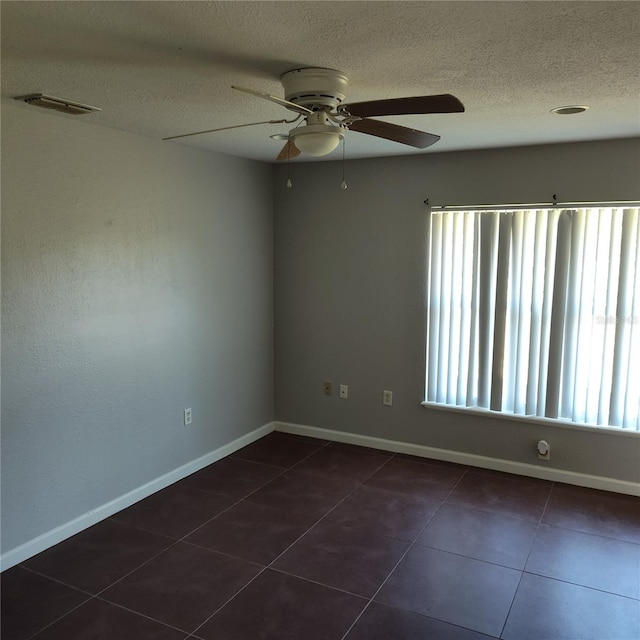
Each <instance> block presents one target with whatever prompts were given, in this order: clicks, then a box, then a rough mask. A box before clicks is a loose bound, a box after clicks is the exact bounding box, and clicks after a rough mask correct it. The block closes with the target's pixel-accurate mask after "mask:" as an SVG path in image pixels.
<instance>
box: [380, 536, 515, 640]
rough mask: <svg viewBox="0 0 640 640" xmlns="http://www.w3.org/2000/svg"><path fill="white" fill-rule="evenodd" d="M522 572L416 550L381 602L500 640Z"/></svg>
mask: <svg viewBox="0 0 640 640" xmlns="http://www.w3.org/2000/svg"><path fill="white" fill-rule="evenodd" d="M520 576H521V573H520V571H515V570H514V569H507V568H506V567H499V566H497V565H494V564H488V563H486V562H480V561H479V560H473V559H471V558H463V557H461V556H457V555H453V554H449V553H445V552H444V551H438V550H436V549H428V548H426V547H420V546H414V547H412V548H411V550H410V551H409V553H408V554H407V555H406V556H405V558H404V559H403V560H402V562H401V563H400V565H399V566H398V568H397V569H396V570H395V571H394V572H393V573H392V574H391V577H390V578H389V579H388V580H387V582H386V583H385V585H384V586H383V587H382V589H381V590H380V592H379V593H378V595H377V596H376V597H375V600H376V601H378V602H381V603H382V604H387V605H390V606H393V607H397V608H400V609H409V610H410V611H415V612H416V613H422V614H424V615H427V616H429V617H432V618H436V619H438V620H442V621H444V622H449V623H451V624H455V625H458V626H460V627H465V628H467V629H471V630H473V631H479V632H480V633H484V634H487V635H490V636H496V637H498V636H499V635H500V632H501V630H502V626H503V625H504V622H505V620H506V618H507V614H508V613H509V607H510V606H511V602H512V600H513V596H514V594H515V592H516V588H517V586H518V582H519V580H520Z"/></svg>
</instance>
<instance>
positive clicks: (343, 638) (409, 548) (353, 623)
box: [341, 454, 469, 640]
mask: <svg viewBox="0 0 640 640" xmlns="http://www.w3.org/2000/svg"><path fill="white" fill-rule="evenodd" d="M393 457H394V458H395V457H397V454H395V455H394V456H393ZM400 460H403V458H400ZM468 471H469V467H468V466H467V467H466V468H465V470H464V471H463V472H462V474H461V475H460V477H459V478H458V480H456V482H455V484H454V485H453V487H451V489H450V490H449V492H448V493H447V495H446V496H445V498H444V499H443V500H442V501H440V505H439V506H438V508H437V509H436V510H435V511H434V512H433V513H432V514H431V517H430V518H428V520H427V521H426V522H425V524H424V526H423V527H422V529H420V532H419V533H418V535H417V536H416V537H415V539H414V540H413V542H410V543H409V546H408V547H407V550H406V551H405V552H404V553H403V554H402V556H401V557H400V559H399V560H398V562H396V564H395V565H394V567H393V568H392V569H391V571H389V573H388V574H387V577H386V578H385V579H384V580H383V581H382V584H381V585H380V586H379V587H378V588H377V590H376V592H375V593H374V594H373V595H372V596H371V598H369V601H368V602H367V604H366V605H365V606H364V608H363V609H362V611H361V612H360V614H359V615H358V616H357V617H356V619H355V620H354V621H353V622H352V623H351V626H350V627H349V628H348V629H347V630H346V631H345V633H344V635H343V636H342V638H341V640H346V638H347V636H348V635H349V633H351V630H352V629H353V628H354V627H355V626H356V624H357V623H358V620H360V618H362V616H363V615H364V613H365V612H366V610H367V609H368V608H369V607H370V606H371V603H372V602H373V601H374V599H375V597H376V596H377V595H378V594H379V593H380V591H381V590H382V588H383V587H384V585H385V584H387V582H388V581H389V578H391V576H392V575H393V573H394V572H395V570H396V569H397V568H398V566H400V563H401V562H402V561H403V560H404V559H405V557H406V556H407V554H408V553H409V551H411V549H413V547H414V546H415V544H416V540H417V539H418V538H419V537H420V536H421V535H422V533H423V532H424V530H425V529H426V528H427V527H428V526H429V523H430V522H431V521H432V520H433V519H434V518H435V517H436V514H437V513H438V512H439V511H440V509H441V508H442V505H443V504H444V503H445V500H446V499H447V498H448V497H449V496H450V495H451V492H452V491H454V489H455V488H456V487H457V486H458V484H459V483H460V482H461V481H462V478H464V476H465V475H466V474H467V472H468Z"/></svg>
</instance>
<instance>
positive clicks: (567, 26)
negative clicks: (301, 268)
mask: <svg viewBox="0 0 640 640" xmlns="http://www.w3.org/2000/svg"><path fill="white" fill-rule="evenodd" d="M0 7H1V13H0V19H1V23H2V41H1V42H2V101H3V103H4V104H7V103H8V102H10V103H12V104H18V103H15V102H14V101H13V100H12V98H14V97H16V96H19V95H24V94H28V93H46V94H50V95H54V96H59V97H63V98H66V99H69V100H75V101H77V102H81V103H87V104H91V105H96V106H99V107H101V108H102V109H103V111H102V112H100V113H94V114H91V115H84V116H64V115H60V116H59V117H67V118H73V117H76V118H78V119H81V120H82V122H92V123H96V124H99V125H103V126H107V127H113V128H115V129H123V130H126V131H132V132H136V133H139V134H142V135H145V136H149V137H152V138H156V139H160V138H162V137H166V136H170V135H175V134H180V133H186V132H189V131H199V130H203V129H211V128H215V127H225V126H231V125H236V124H243V123H248V122H255V121H258V120H269V119H280V118H285V117H290V116H291V112H290V111H287V110H285V109H283V108H282V107H279V106H278V105H276V104H273V103H270V102H267V101H265V100H261V99H260V98H256V97H254V96H251V95H248V94H244V93H240V92H237V91H234V90H232V89H231V84H237V85H241V86H247V87H251V88H254V89H257V90H259V91H263V92H266V93H271V94H275V95H279V96H281V95H282V87H281V85H280V82H279V77H280V76H281V75H282V74H283V73H284V72H286V71H289V70H291V69H295V68H300V67H308V66H316V67H329V68H334V69H339V70H341V71H344V72H345V73H346V74H347V75H348V77H349V89H348V91H347V99H346V102H347V103H349V102H357V101H362V100H372V99H379V98H391V97H403V96H412V95H426V94H437V93H452V94H454V95H455V96H457V97H458V98H459V99H460V100H461V101H462V102H463V103H464V105H465V107H466V112H465V113H462V114H437V115H423V116H395V117H390V118H386V119H387V120H389V121H390V122H395V123H397V124H402V125H406V126H410V127H413V128H416V129H421V130H424V131H428V132H431V133H437V134H439V135H441V136H442V139H441V140H440V142H438V143H437V144H436V145H435V146H434V147H431V148H430V149H427V150H424V151H417V150H416V149H413V148H411V147H405V146H403V145H400V144H397V143H393V142H388V141H383V140H380V139H377V138H373V137H371V136H366V135H364V134H361V133H357V132H350V133H349V134H348V136H347V142H346V149H347V156H348V157H351V158H354V157H371V156H388V155H394V154H401V153H433V152H437V151H447V150H454V149H474V148H491V147H501V146H513V145H527V144H540V143H549V142H560V141H573V140H595V139H603V138H619V137H630V136H638V135H640V71H639V63H640V37H639V35H638V34H640V2H618V1H605V2H597V1H594V2H584V1H583V2H564V1H556V2H529V1H525V0H522V1H513V2H491V1H487V2H483V1H474V2H465V1H453V2H419V1H414V2H368V1H356V2H333V1H328V0H327V1H315V2H306V1H297V2H269V1H265V2H239V1H229V2H207V1H202V2H128V1H127V2H82V1H81V2H75V1H74V2H48V1H47V2H25V1H20V2H12V1H3V2H2V3H1V5H0ZM571 104H581V105H588V106H589V107H590V109H589V111H587V112H585V113H582V114H579V115H575V116H557V115H552V114H550V112H549V111H550V109H552V108H553V107H558V106H563V105H571ZM23 108H25V109H36V108H38V107H31V106H26V105H24V106H23ZM49 113H54V112H49ZM286 131H287V128H286V125H264V126H256V127H248V128H244V129H237V130H232V131H221V132H217V133H211V134H205V135H202V136H196V137H192V138H187V139H184V140H181V141H172V142H166V144H187V145H193V146H198V147H202V148H206V149H211V150H216V151H220V152H223V153H229V154H232V155H237V156H242V157H246V158H254V159H259V160H266V161H271V160H273V159H274V158H275V156H276V155H277V153H278V151H279V149H280V147H281V146H282V143H281V142H275V141H273V140H271V139H270V138H269V135H270V134H273V133H285V132H286ZM339 157H340V151H339V150H338V151H335V152H334V153H333V154H331V155H330V156H328V159H334V158H339ZM296 161H299V160H296Z"/></svg>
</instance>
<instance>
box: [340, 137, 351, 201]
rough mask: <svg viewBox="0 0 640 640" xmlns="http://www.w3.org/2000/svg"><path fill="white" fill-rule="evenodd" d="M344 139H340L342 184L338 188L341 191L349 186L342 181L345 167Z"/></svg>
mask: <svg viewBox="0 0 640 640" xmlns="http://www.w3.org/2000/svg"><path fill="white" fill-rule="evenodd" d="M345 138H346V136H343V137H342V182H341V183H340V188H341V189H346V188H347V187H348V186H349V185H348V184H347V181H346V180H345V179H344V165H345V160H344V155H345V154H344V144H345Z"/></svg>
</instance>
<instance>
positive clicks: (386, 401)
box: [382, 390, 393, 407]
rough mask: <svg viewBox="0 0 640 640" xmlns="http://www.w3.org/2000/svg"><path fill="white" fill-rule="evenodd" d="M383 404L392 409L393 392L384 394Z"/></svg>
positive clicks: (384, 392)
mask: <svg viewBox="0 0 640 640" xmlns="http://www.w3.org/2000/svg"><path fill="white" fill-rule="evenodd" d="M382 404H384V405H386V406H387V407H390V406H391V405H393V391H387V390H385V391H383V392H382Z"/></svg>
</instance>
